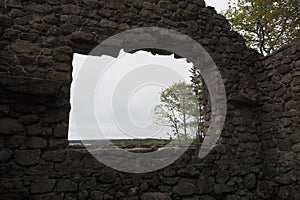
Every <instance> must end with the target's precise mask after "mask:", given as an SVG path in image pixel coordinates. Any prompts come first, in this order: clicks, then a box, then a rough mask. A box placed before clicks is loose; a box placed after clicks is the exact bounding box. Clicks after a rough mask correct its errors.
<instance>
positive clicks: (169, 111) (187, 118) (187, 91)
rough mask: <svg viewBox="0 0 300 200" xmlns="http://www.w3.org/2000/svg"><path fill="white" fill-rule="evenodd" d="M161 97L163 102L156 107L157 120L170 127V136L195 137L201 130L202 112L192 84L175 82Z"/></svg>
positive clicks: (179, 137)
mask: <svg viewBox="0 0 300 200" xmlns="http://www.w3.org/2000/svg"><path fill="white" fill-rule="evenodd" d="M160 99H161V102H162V103H161V104H159V105H156V106H155V109H154V114H155V116H156V122H157V123H160V124H162V125H164V126H168V127H170V128H171V131H172V133H169V134H170V136H173V135H174V136H177V138H178V139H181V138H182V137H183V138H185V139H189V138H194V137H195V133H198V132H199V130H198V128H199V123H198V122H200V120H201V116H200V113H201V112H200V111H199V106H198V102H197V97H196V96H195V93H194V92H193V87H192V85H189V84H187V83H185V82H177V83H174V84H173V85H171V86H170V87H168V88H166V89H165V90H163V91H162V92H161V93H160ZM196 135H197V134H196Z"/></svg>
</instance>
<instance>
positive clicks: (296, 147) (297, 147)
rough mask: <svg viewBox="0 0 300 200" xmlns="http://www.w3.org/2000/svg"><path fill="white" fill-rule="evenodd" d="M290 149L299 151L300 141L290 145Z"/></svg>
mask: <svg viewBox="0 0 300 200" xmlns="http://www.w3.org/2000/svg"><path fill="white" fill-rule="evenodd" d="M292 150H293V152H295V153H298V152H300V143H298V144H294V145H293V146H292Z"/></svg>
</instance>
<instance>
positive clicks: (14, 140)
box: [6, 135, 26, 149]
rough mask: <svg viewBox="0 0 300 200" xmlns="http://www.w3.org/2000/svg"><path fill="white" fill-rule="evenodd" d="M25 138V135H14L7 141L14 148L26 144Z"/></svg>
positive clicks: (8, 145) (7, 144)
mask: <svg viewBox="0 0 300 200" xmlns="http://www.w3.org/2000/svg"><path fill="white" fill-rule="evenodd" d="M25 140H26V136H25V135H13V136H11V137H10V138H9V139H8V140H7V141H6V146H7V147H9V148H12V149H17V148H19V147H20V146H21V145H22V144H24V142H25Z"/></svg>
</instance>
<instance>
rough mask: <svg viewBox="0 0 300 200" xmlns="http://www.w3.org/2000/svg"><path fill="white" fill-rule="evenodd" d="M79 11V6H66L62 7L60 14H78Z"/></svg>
mask: <svg viewBox="0 0 300 200" xmlns="http://www.w3.org/2000/svg"><path fill="white" fill-rule="evenodd" d="M80 12H81V9H80V7H79V6H76V5H72V4H67V5H63V6H62V13H63V14H75V15H76V14H80Z"/></svg>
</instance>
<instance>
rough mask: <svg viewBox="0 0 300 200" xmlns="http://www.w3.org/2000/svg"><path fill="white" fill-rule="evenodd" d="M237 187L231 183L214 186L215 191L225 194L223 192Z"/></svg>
mask: <svg viewBox="0 0 300 200" xmlns="http://www.w3.org/2000/svg"><path fill="white" fill-rule="evenodd" d="M234 190H235V189H234V187H233V186H231V185H224V184H216V185H215V186H214V192H215V193H216V194H223V193H229V192H233V191H234Z"/></svg>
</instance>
